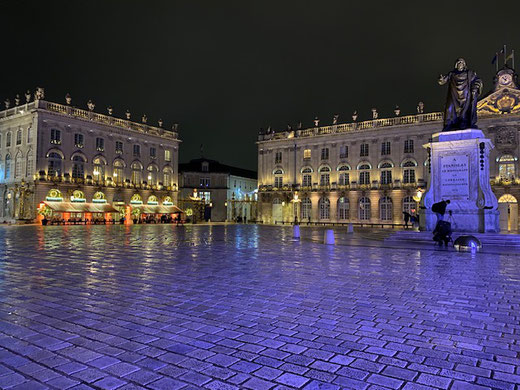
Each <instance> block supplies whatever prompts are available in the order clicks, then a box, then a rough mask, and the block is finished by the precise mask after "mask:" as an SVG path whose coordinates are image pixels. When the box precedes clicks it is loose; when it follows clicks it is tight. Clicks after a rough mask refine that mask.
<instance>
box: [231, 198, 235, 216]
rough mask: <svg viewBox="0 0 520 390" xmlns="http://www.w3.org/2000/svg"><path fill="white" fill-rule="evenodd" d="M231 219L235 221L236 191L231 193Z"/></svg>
mask: <svg viewBox="0 0 520 390" xmlns="http://www.w3.org/2000/svg"><path fill="white" fill-rule="evenodd" d="M231 220H232V221H233V222H234V221H235V193H234V192H233V193H232V194H231Z"/></svg>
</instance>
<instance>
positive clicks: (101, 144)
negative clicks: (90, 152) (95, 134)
mask: <svg viewBox="0 0 520 390" xmlns="http://www.w3.org/2000/svg"><path fill="white" fill-rule="evenodd" d="M96 150H97V151H98V152H104V151H105V140H104V139H103V138H96Z"/></svg>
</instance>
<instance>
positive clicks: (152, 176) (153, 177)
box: [147, 165, 159, 186]
mask: <svg viewBox="0 0 520 390" xmlns="http://www.w3.org/2000/svg"><path fill="white" fill-rule="evenodd" d="M147 171H148V176H147V179H148V184H150V185H152V186H154V185H156V184H157V172H158V171H159V169H158V168H157V167H156V166H155V165H149V166H148V168H147Z"/></svg>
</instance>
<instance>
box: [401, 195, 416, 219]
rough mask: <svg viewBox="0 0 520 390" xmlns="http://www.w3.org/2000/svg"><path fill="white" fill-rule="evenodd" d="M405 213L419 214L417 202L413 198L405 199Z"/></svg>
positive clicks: (406, 197)
mask: <svg viewBox="0 0 520 390" xmlns="http://www.w3.org/2000/svg"><path fill="white" fill-rule="evenodd" d="M403 212H406V213H408V214H410V215H414V214H415V213H416V212H417V202H416V201H415V200H414V199H413V196H405V197H404V199H403Z"/></svg>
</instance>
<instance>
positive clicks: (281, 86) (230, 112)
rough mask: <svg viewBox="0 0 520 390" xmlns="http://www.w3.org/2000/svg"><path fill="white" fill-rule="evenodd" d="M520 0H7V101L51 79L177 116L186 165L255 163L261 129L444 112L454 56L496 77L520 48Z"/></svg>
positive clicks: (77, 98) (53, 88)
mask: <svg viewBox="0 0 520 390" xmlns="http://www.w3.org/2000/svg"><path fill="white" fill-rule="evenodd" d="M519 4H520V2H517V1H505V2H493V1H458V2H456V1H449V2H441V1H374V0H372V1H370V0H365V1H350V0H338V1H327V0H320V1H305V0H300V1H288V0H287V1H286V0H277V1H267V0H258V1H253V0H241V1H226V0H220V1H217V0H210V1H206V0H186V1H174V0H163V1H151V0H148V1H131V0H117V1H116V0H103V1H75V0H69V1H53V0H49V1H38V2H30V1H29V2H28V1H5V0H0V8H1V9H0V14H1V15H2V18H1V23H0V36H1V37H2V57H1V58H2V61H1V63H2V67H1V69H2V71H1V73H0V77H1V82H0V100H1V101H2V102H3V100H4V99H5V98H6V97H9V98H10V99H11V101H13V98H14V95H15V94H16V93H20V94H21V95H22V94H23V92H24V91H25V90H27V89H28V88H29V89H31V90H34V88H35V87H36V86H43V87H44V88H45V91H46V98H47V99H48V100H53V101H56V102H63V101H64V95H65V94H66V93H67V92H69V93H70V94H71V95H72V97H73V103H74V104H75V105H77V106H81V107H85V103H86V101H87V100H88V99H92V100H93V101H94V102H95V103H96V111H99V112H105V108H106V107H107V106H108V105H112V106H113V107H114V110H115V113H116V115H118V116H121V117H122V116H124V112H125V111H126V109H127V108H128V109H130V111H131V112H132V113H133V115H134V118H140V117H141V115H142V114H143V113H146V114H147V115H148V118H149V121H150V122H156V121H157V119H158V118H163V119H164V121H165V122H166V124H167V125H168V126H170V125H171V123H173V122H179V123H180V135H181V138H182V140H183V144H182V145H181V160H182V161H187V160H189V159H190V158H197V157H199V147H200V144H201V143H203V144H204V154H205V156H206V157H209V158H214V159H218V160H220V161H222V162H225V163H228V164H232V165H236V166H241V167H244V168H250V169H256V158H257V157H256V156H257V155H256V145H255V141H256V137H257V133H258V130H259V128H260V127H264V128H265V127H267V126H269V125H271V126H273V127H274V128H284V127H285V126H286V125H287V123H292V124H293V125H294V124H296V123H297V122H298V121H299V120H301V121H302V122H303V123H304V125H308V126H311V125H312V119H313V118H314V116H316V115H317V116H318V117H320V119H322V124H327V123H330V121H331V118H332V115H333V114H334V113H338V114H340V121H348V120H350V117H351V113H352V111H353V110H355V109H357V110H358V111H359V113H360V119H367V118H368V117H369V115H370V108H372V107H377V108H378V110H379V112H380V115H381V116H382V117H384V116H390V115H393V113H392V111H393V108H394V106H395V105H396V104H399V105H400V106H401V109H402V111H403V114H406V113H413V112H414V111H415V107H416V105H417V102H418V101H419V100H423V101H424V102H425V104H426V111H437V110H440V109H441V108H442V105H443V100H444V96H445V90H444V89H443V88H441V87H439V86H438V85H437V84H436V79H437V77H438V74H439V73H440V72H447V71H448V70H450V69H451V68H452V66H453V62H454V60H455V58H456V57H458V56H463V57H465V58H466V59H467V62H468V65H469V66H470V68H473V69H475V70H476V71H477V72H478V73H479V74H480V76H481V77H482V78H483V80H484V85H485V90H488V89H489V88H490V87H491V84H492V78H493V75H494V68H493V66H492V65H491V63H490V62H491V59H492V57H493V55H494V53H495V51H497V50H499V49H500V48H501V47H502V45H503V44H504V43H505V44H507V45H508V49H509V48H510V49H514V48H516V49H517V51H518V58H517V63H518V64H519V65H520V30H519V28H518V18H519V14H520V12H519V11H520V5H519Z"/></svg>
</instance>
